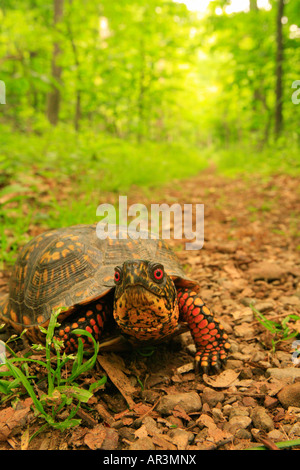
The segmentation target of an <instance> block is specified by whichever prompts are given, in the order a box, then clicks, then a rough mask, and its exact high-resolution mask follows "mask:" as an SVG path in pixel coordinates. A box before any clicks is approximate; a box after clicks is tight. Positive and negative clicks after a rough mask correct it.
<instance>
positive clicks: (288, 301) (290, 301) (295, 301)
mask: <svg viewBox="0 0 300 470" xmlns="http://www.w3.org/2000/svg"><path fill="white" fill-rule="evenodd" d="M279 300H280V302H282V303H283V304H284V305H294V306H298V305H300V299H299V297H297V296H296V295H291V296H290V297H287V296H282V297H280V298H279Z"/></svg>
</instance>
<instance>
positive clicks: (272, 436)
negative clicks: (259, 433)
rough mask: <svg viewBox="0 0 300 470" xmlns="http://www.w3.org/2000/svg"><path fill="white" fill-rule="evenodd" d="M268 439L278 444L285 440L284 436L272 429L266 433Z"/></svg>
mask: <svg viewBox="0 0 300 470" xmlns="http://www.w3.org/2000/svg"><path fill="white" fill-rule="evenodd" d="M268 437H269V438H270V439H272V441H275V442H280V441H283V440H284V439H285V436H284V434H283V433H282V432H280V431H279V430H278V429H272V431H270V432H268Z"/></svg>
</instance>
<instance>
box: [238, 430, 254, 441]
mask: <svg viewBox="0 0 300 470" xmlns="http://www.w3.org/2000/svg"><path fill="white" fill-rule="evenodd" d="M235 437H237V438H238V439H249V440H250V439H251V438H252V436H251V432H250V431H248V430H247V429H242V428H241V429H238V430H237V432H236V433H235Z"/></svg>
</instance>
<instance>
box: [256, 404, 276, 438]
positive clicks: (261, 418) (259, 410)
mask: <svg viewBox="0 0 300 470" xmlns="http://www.w3.org/2000/svg"><path fill="white" fill-rule="evenodd" d="M251 418H252V420H253V424H254V426H255V427H256V428H258V429H260V430H261V431H265V432H269V431H272V430H273V429H274V423H273V420H272V418H271V417H270V416H269V415H268V413H267V412H266V410H265V408H263V407H262V406H257V407H256V408H254V410H253V411H252V413H251Z"/></svg>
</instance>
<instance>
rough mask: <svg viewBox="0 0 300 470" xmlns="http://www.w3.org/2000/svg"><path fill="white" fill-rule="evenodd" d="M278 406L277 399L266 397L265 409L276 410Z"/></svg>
mask: <svg viewBox="0 0 300 470" xmlns="http://www.w3.org/2000/svg"><path fill="white" fill-rule="evenodd" d="M277 404H278V400H277V398H274V397H270V396H269V395H266V396H265V401H264V406H265V408H268V409H269V410H271V409H272V408H275V407H276V405H277Z"/></svg>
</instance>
